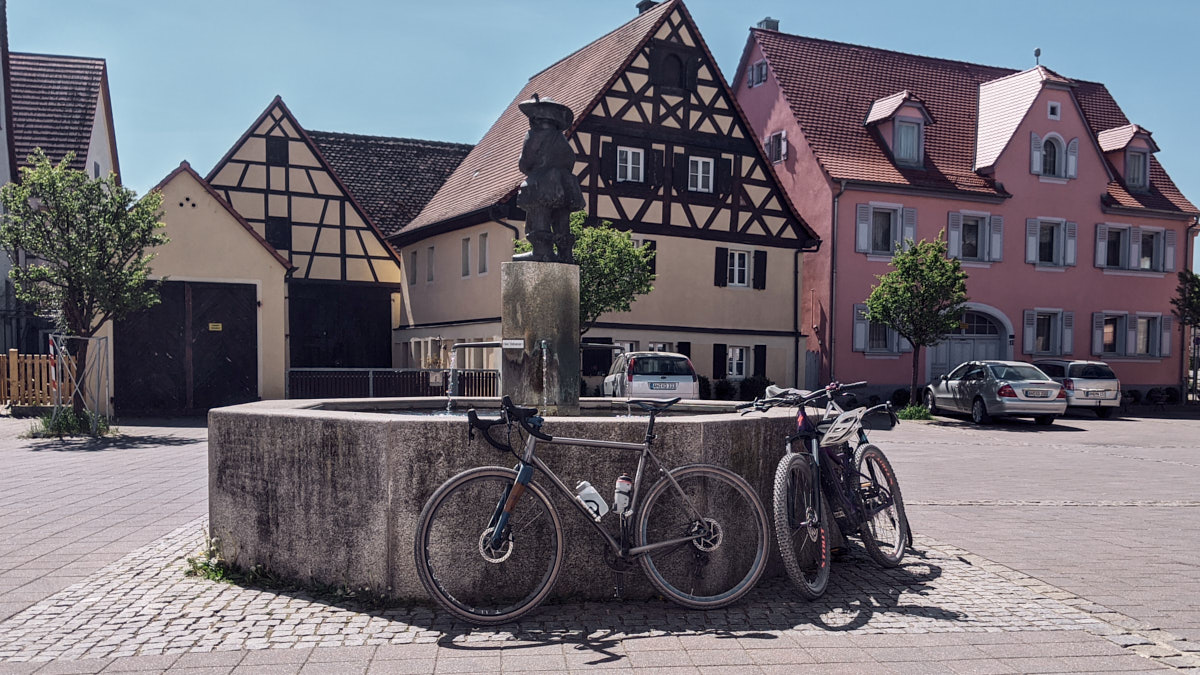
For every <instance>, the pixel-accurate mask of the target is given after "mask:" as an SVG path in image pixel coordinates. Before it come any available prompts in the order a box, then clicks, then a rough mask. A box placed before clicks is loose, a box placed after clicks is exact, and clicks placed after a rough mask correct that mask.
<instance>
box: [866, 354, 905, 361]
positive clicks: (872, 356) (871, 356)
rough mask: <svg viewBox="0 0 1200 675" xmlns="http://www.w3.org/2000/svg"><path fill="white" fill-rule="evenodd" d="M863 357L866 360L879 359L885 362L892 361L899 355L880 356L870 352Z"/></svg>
mask: <svg viewBox="0 0 1200 675" xmlns="http://www.w3.org/2000/svg"><path fill="white" fill-rule="evenodd" d="M864 356H866V357H867V358H868V359H881V360H885V361H886V360H890V361H894V360H896V359H898V358H900V355H899V354H882V353H871V352H867V353H866V354H864Z"/></svg>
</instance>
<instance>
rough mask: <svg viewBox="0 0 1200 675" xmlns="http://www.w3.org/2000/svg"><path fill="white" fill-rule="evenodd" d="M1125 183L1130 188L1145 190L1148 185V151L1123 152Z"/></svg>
mask: <svg viewBox="0 0 1200 675" xmlns="http://www.w3.org/2000/svg"><path fill="white" fill-rule="evenodd" d="M1125 185H1127V186H1128V187H1129V188H1130V189H1132V190H1145V189H1146V188H1147V187H1149V185H1150V153H1147V152H1144V151H1142V150H1129V151H1126V153H1125Z"/></svg>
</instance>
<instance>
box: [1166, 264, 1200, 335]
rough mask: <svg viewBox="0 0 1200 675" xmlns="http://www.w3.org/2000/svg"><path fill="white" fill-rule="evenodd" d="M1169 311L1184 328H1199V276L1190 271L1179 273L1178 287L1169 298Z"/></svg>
mask: <svg viewBox="0 0 1200 675" xmlns="http://www.w3.org/2000/svg"><path fill="white" fill-rule="evenodd" d="M1171 305H1172V306H1173V307H1174V308H1175V309H1174V310H1172V311H1171V313H1172V314H1174V315H1175V317H1176V318H1178V319H1179V323H1180V324H1182V325H1184V326H1193V327H1196V326H1200V275H1197V274H1196V273H1195V272H1192V271H1191V270H1180V271H1179V286H1178V287H1176V289H1175V297H1173V298H1171Z"/></svg>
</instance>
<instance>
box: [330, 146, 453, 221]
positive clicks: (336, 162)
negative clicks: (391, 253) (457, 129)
mask: <svg viewBox="0 0 1200 675" xmlns="http://www.w3.org/2000/svg"><path fill="white" fill-rule="evenodd" d="M308 135H309V137H310V138H312V140H313V142H314V143H316V144H317V147H318V148H320V150H321V154H322V155H323V156H324V157H325V160H326V161H328V162H329V166H330V168H332V169H333V170H334V171H335V172H336V173H337V175H338V177H340V178H341V179H342V182H343V183H345V184H346V187H347V188H349V190H350V192H352V193H354V197H355V198H356V199H357V200H358V203H359V204H360V205H362V207H363V208H364V209H365V210H366V211H367V213H368V215H370V217H371V219H372V220H373V221H375V224H376V225H378V226H379V229H380V230H382V231H383V234H384V236H391V235H393V234H396V233H397V232H399V231H400V229H401V228H403V227H404V226H405V225H407V224H408V223H409V221H411V220H412V219H413V218H415V217H416V215H417V214H418V213H420V211H421V209H422V208H423V207H424V206H425V204H426V203H428V202H429V200H430V199H431V198H432V197H433V195H434V194H435V193H436V192H437V190H438V188H440V187H441V186H442V183H444V182H445V181H446V178H447V177H448V176H449V175H450V173H451V172H452V171H454V169H455V167H457V166H458V165H459V164H461V163H462V160H463V158H464V157H466V156H467V153H468V152H470V151H471V147H472V146H470V145H466V144H462V143H442V142H438V141H423V140H416V139H412V138H388V137H384V136H362V135H359V134H344V133H338V132H334V131H309V132H308Z"/></svg>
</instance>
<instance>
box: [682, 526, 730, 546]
mask: <svg viewBox="0 0 1200 675" xmlns="http://www.w3.org/2000/svg"><path fill="white" fill-rule="evenodd" d="M688 534H690V535H692V536H694V537H696V539H693V540H692V545H693V546H695V547H696V548H698V549H700V550H701V551H705V552H708V551H715V550H717V549H718V548H720V547H721V541H722V540H723V539H724V538H725V531H724V530H722V529H721V524H720V523H718V522H717V521H715V520H713V519H712V518H703V519H701V520H700V521H698V522H696V523H693V524H692V529H691V531H690V532H689V533H688ZM697 535H698V536H697Z"/></svg>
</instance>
